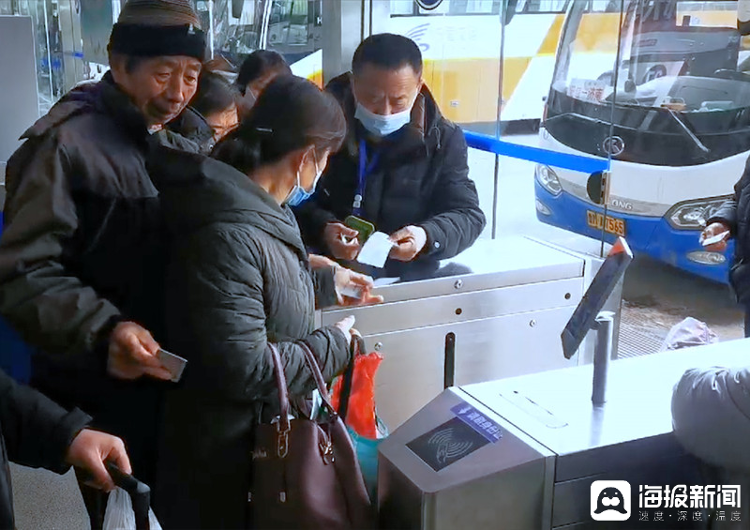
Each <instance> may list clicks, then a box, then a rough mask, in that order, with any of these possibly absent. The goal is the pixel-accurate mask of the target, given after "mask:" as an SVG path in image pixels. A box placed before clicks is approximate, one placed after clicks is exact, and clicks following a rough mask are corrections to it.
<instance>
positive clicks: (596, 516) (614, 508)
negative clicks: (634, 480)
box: [591, 480, 631, 521]
mask: <svg viewBox="0 0 750 530" xmlns="http://www.w3.org/2000/svg"><path fill="white" fill-rule="evenodd" d="M630 495H631V492H630V483H629V482H627V481H625V480H597V481H594V482H593V483H592V484H591V518H592V519H593V520H594V521H627V520H628V519H630Z"/></svg>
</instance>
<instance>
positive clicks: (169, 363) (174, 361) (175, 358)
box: [156, 348, 187, 383]
mask: <svg viewBox="0 0 750 530" xmlns="http://www.w3.org/2000/svg"><path fill="white" fill-rule="evenodd" d="M156 358H157V359H159V362H160V363H161V364H162V366H164V368H166V369H167V370H169V373H170V374H172V379H170V381H172V382H173V383H177V382H178V381H179V380H180V378H182V372H183V371H184V370H185V365H186V364H187V359H185V358H183V357H180V356H179V355H175V354H174V353H169V352H168V351H167V350H164V349H161V348H159V351H158V352H157V354H156Z"/></svg>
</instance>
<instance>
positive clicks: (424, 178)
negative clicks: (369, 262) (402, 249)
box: [296, 74, 485, 278]
mask: <svg viewBox="0 0 750 530" xmlns="http://www.w3.org/2000/svg"><path fill="white" fill-rule="evenodd" d="M327 90H328V91H329V92H330V93H331V94H333V95H334V96H335V97H336V99H338V100H339V102H340V103H341V106H342V107H343V109H344V114H345V115H346V120H347V124H348V130H349V132H348V136H347V139H346V142H345V143H344V146H343V147H342V149H341V150H340V151H339V152H338V153H337V154H336V155H334V156H332V157H331V158H330V160H329V162H328V169H327V170H326V172H325V173H324V175H323V177H322V178H321V180H320V183H319V184H318V187H317V191H316V193H315V195H314V196H313V197H312V198H311V199H310V200H309V201H307V202H306V203H305V204H304V205H302V206H301V207H300V208H298V209H297V211H296V214H297V218H298V220H299V223H300V227H301V229H302V234H303V237H304V238H305V242H306V243H307V244H308V245H310V246H312V247H315V248H316V249H318V250H321V251H322V250H325V249H326V248H327V247H326V245H325V243H324V241H323V238H322V237H323V230H324V228H325V226H326V224H328V223H330V222H335V221H343V220H344V219H346V217H347V216H349V215H351V214H352V210H353V208H352V204H353V202H354V194H355V191H356V189H357V184H358V179H359V175H358V173H359V139H360V138H362V137H366V133H365V132H364V130H363V128H362V126H361V125H360V124H359V122H358V121H357V120H355V118H354V113H355V111H356V103H355V100H354V95H353V93H352V90H351V78H350V74H344V75H342V76H340V77H338V78H336V79H334V80H333V81H331V82H330V83H329V85H328V87H327ZM395 136H396V138H395V139H392V140H389V139H385V140H383V141H382V142H381V144H380V146H376V145H375V144H373V143H372V142H370V143H369V144H368V153H371V152H375V150H377V152H378V153H379V156H378V162H377V164H376V165H375V167H374V169H373V172H372V173H371V174H370V175H368V177H367V182H366V186H365V193H364V201H363V210H364V215H363V217H364V218H365V219H366V220H368V221H370V222H372V223H373V224H374V225H375V227H376V229H377V230H379V231H381V232H385V233H387V234H392V233H393V232H395V231H396V230H398V229H400V228H403V227H404V226H407V225H418V226H421V227H422V228H424V229H425V231H426V232H427V244H426V246H425V248H424V250H423V251H422V253H421V254H420V255H419V256H418V258H417V259H416V260H414V261H413V262H411V263H401V262H397V261H394V260H388V262H387V263H386V267H385V271H383V274H382V275H384V276H391V277H404V278H419V277H428V276H430V275H431V274H433V273H434V272H435V271H436V270H437V268H438V261H439V260H442V259H447V258H452V257H453V256H455V255H456V254H458V253H459V252H461V251H463V250H465V249H466V248H468V247H469V246H471V244H472V243H473V242H474V241H475V240H476V239H477V238H478V237H479V235H480V234H481V232H482V229H483V228H484V225H485V217H484V214H483V213H482V210H481V209H480V208H479V198H478V196H477V191H476V187H475V186H474V183H473V182H472V181H471V179H469V176H468V175H469V167H468V163H467V147H466V140H465V139H464V135H463V132H462V131H461V129H460V128H459V127H458V126H457V125H456V124H454V123H452V122H450V121H448V120H447V119H445V118H444V117H443V116H442V114H441V113H440V109H439V108H438V106H437V103H436V102H435V100H434V99H433V97H432V94H431V93H430V91H429V89H427V87H426V86H425V87H424V88H423V89H422V92H421V94H420V95H419V96H418V97H417V101H416V102H415V104H414V108H413V110H412V114H411V123H410V124H408V125H407V126H406V127H405V128H404V130H402V131H400V132H399V133H397V134H396V135H395Z"/></svg>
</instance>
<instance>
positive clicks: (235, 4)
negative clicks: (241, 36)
mask: <svg viewBox="0 0 750 530" xmlns="http://www.w3.org/2000/svg"><path fill="white" fill-rule="evenodd" d="M244 5H245V0H232V16H233V17H234V18H240V17H242V7H243V6H244Z"/></svg>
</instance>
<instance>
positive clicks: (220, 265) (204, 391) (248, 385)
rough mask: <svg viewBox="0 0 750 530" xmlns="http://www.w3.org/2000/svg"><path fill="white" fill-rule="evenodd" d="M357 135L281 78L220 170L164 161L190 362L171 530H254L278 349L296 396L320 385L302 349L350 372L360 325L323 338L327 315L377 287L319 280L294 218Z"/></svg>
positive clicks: (162, 499) (168, 505)
mask: <svg viewBox="0 0 750 530" xmlns="http://www.w3.org/2000/svg"><path fill="white" fill-rule="evenodd" d="M345 131H346V124H345V122H344V116H343V114H342V112H341V109H340V107H339V105H338V104H337V103H336V101H335V100H334V99H333V98H332V97H331V96H330V95H328V94H326V93H324V92H322V91H321V90H320V89H319V88H317V87H316V86H315V85H313V84H312V83H310V82H308V81H306V80H304V79H300V78H296V77H291V76H288V77H280V78H278V79H276V80H275V81H274V82H272V83H271V84H270V85H269V86H268V88H267V89H266V90H265V91H264V92H263V94H262V95H261V97H260V98H259V99H258V102H257V105H256V106H255V107H254V109H253V112H252V113H251V115H250V117H249V118H248V119H247V120H246V121H245V122H243V123H242V124H241V125H240V127H239V128H238V129H237V130H235V131H234V132H232V133H230V134H229V135H227V136H226V137H225V138H224V139H223V140H222V141H221V142H220V143H219V144H217V146H216V148H215V149H214V151H213V153H212V157H211V158H203V157H200V156H198V155H191V154H186V153H182V152H177V151H170V150H166V149H165V150H160V151H159V152H157V153H156V154H155V156H154V157H153V162H152V165H151V168H150V169H151V173H152V175H153V178H154V181H155V182H156V184H157V186H158V187H159V190H160V197H161V200H162V208H163V209H164V210H163V211H164V215H165V221H166V225H167V228H168V230H169V234H170V240H171V241H172V247H171V250H170V263H169V268H168V274H167V286H166V293H167V298H166V313H165V314H166V320H167V335H166V337H164V338H163V340H162V342H161V343H162V344H163V345H164V347H165V348H166V349H167V350H169V351H171V352H173V353H174V354H176V355H179V356H182V357H185V358H186V359H187V360H188V364H187V365H186V367H185V371H184V374H183V376H182V380H181V381H180V383H179V384H178V385H177V386H175V387H174V389H173V390H172V391H171V392H169V393H168V395H167V396H166V399H165V405H164V406H165V408H164V420H163V424H162V425H163V436H162V438H161V442H160V446H159V451H160V452H159V469H158V479H157V484H156V496H155V499H156V506H155V511H157V513H158V514H159V519H160V521H162V522H163V523H164V526H165V528H245V519H244V517H245V510H246V506H247V492H248V491H249V483H248V479H249V477H250V472H251V463H252V462H251V454H250V451H251V447H252V439H253V431H254V426H255V425H257V423H258V421H259V414H260V413H261V410H263V415H264V416H265V414H266V413H267V412H268V411H269V409H268V403H275V402H276V400H277V397H276V394H275V379H274V375H273V362H272V360H271V357H270V354H269V350H268V348H267V345H268V343H273V344H275V345H276V347H277V348H278V349H279V352H280V354H281V359H282V363H283V365H284V367H285V375H286V379H287V382H288V385H289V391H290V393H292V394H294V395H297V396H305V395H307V394H309V392H310V391H311V390H312V389H313V388H314V386H315V385H314V382H313V380H312V375H311V373H310V372H309V370H308V369H307V368H306V366H305V361H304V354H303V350H302V347H301V346H300V343H302V342H304V343H306V344H307V345H308V346H309V347H310V349H311V350H312V351H313V353H314V354H315V356H316V357H317V359H318V363H319V365H320V367H321V371H322V372H323V374H324V377H325V378H326V379H327V381H328V382H330V381H331V380H332V379H333V378H334V377H335V376H336V375H337V374H339V373H341V372H342V371H343V370H344V368H345V367H346V365H347V364H348V363H349V361H350V353H349V342H350V334H351V328H352V325H353V324H354V321H353V318H346V319H344V320H342V321H341V322H339V323H337V324H336V325H335V326H329V327H324V328H319V329H315V324H314V311H315V306H316V302H317V304H318V305H319V306H321V305H332V304H335V303H336V302H337V298H338V297H337V287H338V286H343V285H344V284H346V283H351V282H353V283H358V284H359V286H360V287H362V288H363V289H364V291H365V293H367V292H368V290H369V288H370V287H371V283H370V281H369V280H368V279H366V278H365V277H362V276H359V275H356V274H355V273H351V272H350V271H347V270H345V269H336V268H334V267H331V268H327V269H320V270H316V271H311V270H310V267H309V264H308V259H307V252H306V250H305V247H304V245H303V244H302V239H301V237H300V233H299V229H298V227H297V223H296V221H295V219H294V216H293V215H292V213H291V211H290V210H289V206H290V205H296V204H300V203H301V202H302V201H304V200H305V199H306V198H307V197H309V195H310V194H311V193H312V191H313V190H314V189H315V184H316V182H317V181H318V179H319V178H320V175H321V173H322V171H323V170H324V169H325V166H326V163H327V161H328V156H329V154H330V153H331V152H334V151H336V150H337V149H338V148H339V147H340V145H341V141H342V140H343V137H344V134H345ZM365 298H368V295H367V294H365ZM271 416H273V414H271Z"/></svg>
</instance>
